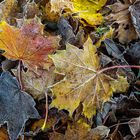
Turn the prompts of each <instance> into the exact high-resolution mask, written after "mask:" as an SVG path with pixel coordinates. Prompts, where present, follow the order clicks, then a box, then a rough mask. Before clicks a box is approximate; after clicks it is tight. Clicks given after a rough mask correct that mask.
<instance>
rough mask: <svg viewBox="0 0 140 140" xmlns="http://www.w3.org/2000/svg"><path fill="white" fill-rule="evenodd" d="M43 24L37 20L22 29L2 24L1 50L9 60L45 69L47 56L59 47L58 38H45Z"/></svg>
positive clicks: (0, 32)
mask: <svg viewBox="0 0 140 140" xmlns="http://www.w3.org/2000/svg"><path fill="white" fill-rule="evenodd" d="M42 29H43V28H42V24H41V23H39V22H38V21H36V20H31V21H30V22H27V23H26V24H25V25H23V27H22V28H21V29H18V28H15V27H12V26H10V25H8V24H7V23H6V22H4V21H3V22H1V23H0V49H1V50H4V51H5V53H4V56H5V57H7V58H8V59H13V60H21V61H23V63H24V64H26V65H28V66H30V67H31V66H36V67H39V66H40V67H43V66H44V64H46V63H47V61H48V60H47V55H48V54H49V53H50V52H52V51H53V50H54V49H55V48H56V47H57V45H58V42H59V38H58V37H56V36H48V37H44V36H43V30H42Z"/></svg>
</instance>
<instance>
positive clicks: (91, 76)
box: [51, 39, 128, 118]
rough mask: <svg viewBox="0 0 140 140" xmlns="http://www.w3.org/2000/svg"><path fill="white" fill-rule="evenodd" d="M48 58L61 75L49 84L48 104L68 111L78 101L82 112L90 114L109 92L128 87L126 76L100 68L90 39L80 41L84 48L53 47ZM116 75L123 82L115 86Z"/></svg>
mask: <svg viewBox="0 0 140 140" xmlns="http://www.w3.org/2000/svg"><path fill="white" fill-rule="evenodd" d="M51 58H52V60H53V62H54V64H55V67H56V72H57V73H59V74H62V75H65V78H64V79H63V80H62V81H60V82H58V83H56V84H55V85H53V86H52V87H51V89H52V92H53V94H54V100H53V102H52V104H51V106H55V107H58V108H59V109H67V110H68V111H69V112H70V115H72V113H73V112H74V110H75V109H76V108H77V107H78V106H79V104H80V103H82V105H83V114H84V115H85V116H86V117H87V118H91V117H92V116H93V115H94V114H95V112H96V109H101V107H102V105H103V103H104V102H106V101H107V100H109V99H110V97H111V96H112V94H113V92H115V91H116V90H117V91H122V90H123V91H125V90H126V89H127V87H128V83H127V80H126V78H123V79H124V80H122V78H120V77H118V79H113V78H111V77H110V76H108V75H106V74H104V73H101V72H100V70H99V69H100V63H99V60H100V59H99V57H98V55H97V53H96V46H93V44H92V41H91V39H88V40H87V42H86V43H85V44H84V50H82V49H78V48H76V47H75V46H72V45H70V44H67V47H66V50H62V51H57V53H56V54H55V55H52V56H51ZM120 79H121V81H123V82H122V83H121V85H123V86H117V85H118V84H119V85H120V83H119V81H120ZM114 85H115V86H116V87H117V89H116V88H115V86H114ZM122 87H123V88H122Z"/></svg>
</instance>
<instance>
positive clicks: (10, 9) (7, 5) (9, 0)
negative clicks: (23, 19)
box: [0, 0, 18, 23]
mask: <svg viewBox="0 0 140 140" xmlns="http://www.w3.org/2000/svg"><path fill="white" fill-rule="evenodd" d="M1 8H2V9H1V10H2V11H1V14H0V18H1V19H2V20H6V21H8V23H11V22H12V20H13V17H14V16H15V14H16V12H17V10H18V7H17V0H4V1H3V2H1Z"/></svg>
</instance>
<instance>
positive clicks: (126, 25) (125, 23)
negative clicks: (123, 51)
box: [108, 0, 138, 43]
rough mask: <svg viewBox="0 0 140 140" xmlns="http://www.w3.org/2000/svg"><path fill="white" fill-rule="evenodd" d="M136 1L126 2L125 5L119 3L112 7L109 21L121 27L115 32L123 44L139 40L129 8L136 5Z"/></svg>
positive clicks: (125, 0)
mask: <svg viewBox="0 0 140 140" xmlns="http://www.w3.org/2000/svg"><path fill="white" fill-rule="evenodd" d="M134 1H135V0H132V1H131V0H124V1H123V3H122V2H121V1H117V2H116V3H114V4H113V5H111V6H110V7H111V9H112V12H111V14H110V15H109V16H108V19H109V20H110V21H113V23H117V24H118V25H119V26H118V28H117V29H116V30H115V36H116V38H118V39H119V41H120V42H121V43H126V42H130V41H132V40H134V39H137V38H138V35H137V33H136V31H135V28H134V26H133V24H132V20H131V15H130V12H129V7H130V6H131V5H132V4H133V3H134Z"/></svg>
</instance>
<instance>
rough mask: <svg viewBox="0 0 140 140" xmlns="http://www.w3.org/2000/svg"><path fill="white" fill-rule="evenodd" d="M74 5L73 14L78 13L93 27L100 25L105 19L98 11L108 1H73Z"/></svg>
mask: <svg viewBox="0 0 140 140" xmlns="http://www.w3.org/2000/svg"><path fill="white" fill-rule="evenodd" d="M71 1H72V2H73V5H74V9H73V12H78V13H79V17H80V18H81V19H84V20H86V22H87V23H88V24H89V25H91V26H94V25H100V24H101V23H102V21H103V17H102V15H101V14H100V13H98V11H99V10H100V9H101V8H102V7H103V6H104V5H105V4H106V2H107V0H71Z"/></svg>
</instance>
